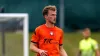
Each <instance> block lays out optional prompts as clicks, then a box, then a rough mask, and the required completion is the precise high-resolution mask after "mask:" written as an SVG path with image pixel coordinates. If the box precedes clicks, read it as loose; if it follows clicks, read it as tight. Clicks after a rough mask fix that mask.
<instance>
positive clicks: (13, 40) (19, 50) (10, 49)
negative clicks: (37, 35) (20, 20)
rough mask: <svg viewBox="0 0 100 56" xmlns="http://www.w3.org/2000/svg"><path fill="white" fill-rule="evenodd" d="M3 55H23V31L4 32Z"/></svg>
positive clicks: (0, 52)
mask: <svg viewBox="0 0 100 56" xmlns="http://www.w3.org/2000/svg"><path fill="white" fill-rule="evenodd" d="M1 41H2V40H1V33H0V56H2V44H1ZM5 53H6V54H5V56H23V33H15V32H6V33H5Z"/></svg>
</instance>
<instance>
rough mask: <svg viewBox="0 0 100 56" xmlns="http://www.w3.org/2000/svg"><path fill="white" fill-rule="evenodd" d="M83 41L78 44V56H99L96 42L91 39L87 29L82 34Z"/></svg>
mask: <svg viewBox="0 0 100 56" xmlns="http://www.w3.org/2000/svg"><path fill="white" fill-rule="evenodd" d="M82 34H83V36H84V39H83V40H81V41H80V43H79V54H78V56H100V53H99V47H98V43H97V41H96V40H94V39H92V38H91V32H90V29H89V28H85V29H84V30H83V32H82Z"/></svg>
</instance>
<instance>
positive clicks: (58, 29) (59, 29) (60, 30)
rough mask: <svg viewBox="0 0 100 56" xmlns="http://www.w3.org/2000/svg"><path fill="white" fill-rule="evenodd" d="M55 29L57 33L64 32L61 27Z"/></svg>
mask: <svg viewBox="0 0 100 56" xmlns="http://www.w3.org/2000/svg"><path fill="white" fill-rule="evenodd" d="M55 28H56V30H57V31H59V32H61V33H63V30H62V29H61V28H59V27H57V26H55Z"/></svg>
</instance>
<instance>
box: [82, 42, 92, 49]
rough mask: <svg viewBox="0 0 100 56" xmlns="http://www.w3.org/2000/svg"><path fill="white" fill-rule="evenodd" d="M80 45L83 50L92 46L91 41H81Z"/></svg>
mask: <svg viewBox="0 0 100 56" xmlns="http://www.w3.org/2000/svg"><path fill="white" fill-rule="evenodd" d="M81 46H82V49H83V50H91V49H92V48H93V44H92V43H91V42H82V44H81Z"/></svg>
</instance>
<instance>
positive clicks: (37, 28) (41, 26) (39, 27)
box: [35, 25, 43, 31]
mask: <svg viewBox="0 0 100 56" xmlns="http://www.w3.org/2000/svg"><path fill="white" fill-rule="evenodd" d="M41 28H43V25H39V26H38V27H36V28H35V31H39V30H40V29H41Z"/></svg>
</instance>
